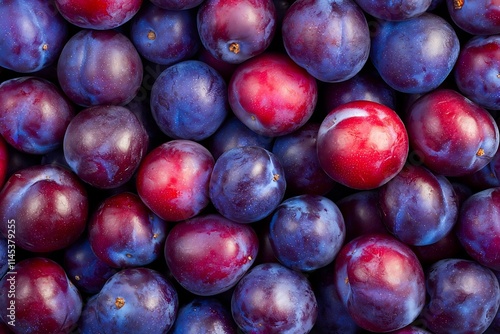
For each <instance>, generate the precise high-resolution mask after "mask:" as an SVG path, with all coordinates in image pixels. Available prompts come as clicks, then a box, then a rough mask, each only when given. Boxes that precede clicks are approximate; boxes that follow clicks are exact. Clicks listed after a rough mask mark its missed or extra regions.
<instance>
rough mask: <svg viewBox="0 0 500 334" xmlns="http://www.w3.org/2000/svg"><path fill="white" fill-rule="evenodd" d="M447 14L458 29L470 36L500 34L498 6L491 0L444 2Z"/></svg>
mask: <svg viewBox="0 0 500 334" xmlns="http://www.w3.org/2000/svg"><path fill="white" fill-rule="evenodd" d="M444 2H446V7H447V9H448V13H449V15H450V18H451V19H452V20H453V22H454V23H455V24H456V25H457V26H458V28H460V29H462V30H464V31H466V32H467V33H469V34H472V35H496V34H499V33H500V21H499V20H498V18H499V17H500V6H499V4H498V2H496V1H491V0H474V1H469V0H444Z"/></svg>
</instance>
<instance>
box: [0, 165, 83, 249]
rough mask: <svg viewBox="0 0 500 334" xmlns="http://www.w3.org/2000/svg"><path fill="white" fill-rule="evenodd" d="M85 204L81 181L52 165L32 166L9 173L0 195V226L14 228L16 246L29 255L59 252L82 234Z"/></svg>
mask: <svg viewBox="0 0 500 334" xmlns="http://www.w3.org/2000/svg"><path fill="white" fill-rule="evenodd" d="M88 210H89V203H88V198H87V191H86V189H85V187H84V185H83V183H82V182H81V180H80V179H79V178H78V177H77V176H76V175H74V174H73V173H72V172H70V171H69V170H67V169H65V168H63V167H59V166H55V165H35V166H31V167H26V168H24V169H22V170H19V171H17V172H16V173H15V174H13V175H12V176H11V177H9V179H8V180H7V182H6V183H5V185H4V187H3V188H2V191H1V192H0V217H1V219H2V220H1V221H2V222H4V223H2V224H1V225H0V231H1V233H2V234H3V235H5V236H7V235H8V230H7V222H8V221H12V220H14V221H15V223H16V225H15V228H16V245H17V246H19V247H20V248H23V249H26V250H28V251H32V252H51V251H55V250H60V249H63V248H65V247H67V246H69V245H71V244H72V243H73V242H75V241H76V240H78V238H79V237H80V235H81V234H82V233H83V232H84V230H85V227H86V223H87V217H88Z"/></svg>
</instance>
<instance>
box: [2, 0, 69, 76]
mask: <svg viewBox="0 0 500 334" xmlns="http://www.w3.org/2000/svg"><path fill="white" fill-rule="evenodd" d="M68 27H69V24H68V22H67V21H66V20H64V19H63V17H62V16H61V15H60V14H59V12H58V11H57V9H56V8H55V7H54V5H53V3H52V1H45V0H10V1H2V2H1V3H0V50H2V52H0V66H1V67H4V68H7V69H10V70H13V71H16V72H20V73H33V72H36V71H39V70H42V69H45V68H48V67H49V66H50V65H52V64H53V63H55V62H56V61H57V58H58V57H59V54H60V52H61V50H62V48H63V46H64V43H66V40H67V38H68V36H69V29H68Z"/></svg>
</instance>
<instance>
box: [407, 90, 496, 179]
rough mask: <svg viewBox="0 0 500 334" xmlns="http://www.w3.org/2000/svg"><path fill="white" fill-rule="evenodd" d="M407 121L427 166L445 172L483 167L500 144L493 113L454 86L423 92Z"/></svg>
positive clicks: (455, 173)
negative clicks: (453, 87) (452, 87)
mask: <svg viewBox="0 0 500 334" xmlns="http://www.w3.org/2000/svg"><path fill="white" fill-rule="evenodd" d="M405 122H406V128H407V130H408V136H409V139H410V146H411V148H412V151H413V152H414V153H415V155H416V156H417V157H418V159H419V160H420V161H421V163H423V164H424V165H425V166H426V167H427V168H429V169H430V170H431V171H433V172H434V173H437V174H441V175H444V176H464V175H468V174H472V173H474V172H476V171H478V170H480V169H481V168H483V167H484V166H486V165H487V164H488V163H489V162H490V161H491V159H492V158H493V156H494V155H495V153H496V151H497V149H498V146H499V132H498V126H497V124H496V122H495V120H494V119H493V117H492V116H491V115H490V113H489V112H488V111H487V110H486V109H484V108H482V107H481V106H479V105H478V104H476V103H474V102H472V101H470V100H469V99H468V98H466V97H465V96H463V95H462V94H460V93H459V92H457V91H455V90H452V89H444V88H443V89H436V90H434V91H432V92H429V93H427V94H424V95H423V96H421V97H420V98H419V99H417V100H416V101H415V102H414V103H413V104H412V105H411V106H410V108H409V110H408V114H407V117H406V120H405Z"/></svg>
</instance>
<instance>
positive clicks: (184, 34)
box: [130, 3, 201, 65]
mask: <svg viewBox="0 0 500 334" xmlns="http://www.w3.org/2000/svg"><path fill="white" fill-rule="evenodd" d="M130 39H131V41H132V43H134V45H135V47H136V48H137V51H138V52H139V54H140V55H141V56H142V57H144V58H146V59H147V60H149V61H152V62H154V63H156V64H162V65H171V64H173V63H176V62H178V61H181V60H185V59H188V58H190V57H192V56H194V55H195V54H196V52H197V51H198V50H199V48H200V46H201V42H200V38H199V37H198V30H197V27H196V15H195V14H194V12H193V11H188V10H167V9H163V8H160V7H158V6H155V5H153V4H151V3H150V4H146V5H144V7H143V8H142V9H141V11H140V12H139V13H138V14H137V15H135V16H134V18H133V19H132V22H131V27H130Z"/></svg>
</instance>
